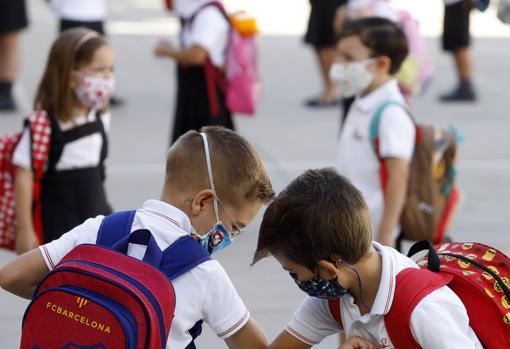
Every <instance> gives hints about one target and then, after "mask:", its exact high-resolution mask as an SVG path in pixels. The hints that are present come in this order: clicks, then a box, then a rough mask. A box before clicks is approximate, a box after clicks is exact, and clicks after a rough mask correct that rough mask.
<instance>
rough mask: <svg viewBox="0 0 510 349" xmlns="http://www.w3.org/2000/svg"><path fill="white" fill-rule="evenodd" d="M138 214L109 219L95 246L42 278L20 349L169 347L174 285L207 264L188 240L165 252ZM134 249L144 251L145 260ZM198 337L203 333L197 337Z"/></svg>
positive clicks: (81, 250) (199, 249) (194, 243)
mask: <svg viewBox="0 0 510 349" xmlns="http://www.w3.org/2000/svg"><path fill="white" fill-rule="evenodd" d="M134 215H135V211H128V212H118V213H114V214H112V215H110V216H108V217H106V218H105V219H104V220H103V222H102V224H101V227H100V229H99V232H98V237H97V241H96V245H91V244H84V245H79V246H77V247H76V248H74V249H73V250H72V251H71V252H69V253H68V254H67V255H66V256H65V257H64V258H63V259H62V260H61V261H60V262H59V263H58V264H57V265H56V266H55V268H54V269H53V270H52V271H51V272H50V273H49V274H48V275H47V276H46V277H45V278H44V279H43V281H42V282H41V283H40V284H39V286H38V288H37V290H36V292H35V293H34V296H33V299H32V302H31V303H30V304H29V306H28V308H27V310H26V312H25V315H24V318H23V334H22V340H21V348H22V349H34V348H38V349H53V348H103V349H105V348H110V349H113V348H126V349H145V348H151V349H152V348H154V349H156V348H165V347H166V343H167V339H168V334H169V331H170V326H171V323H172V319H173V316H174V310H175V302H176V300H175V293H174V289H173V286H172V283H171V281H173V280H175V279H176V278H178V277H179V276H181V275H182V274H184V273H186V272H187V271H189V270H191V269H192V268H194V267H195V266H197V265H199V264H201V263H203V262H205V261H207V260H209V259H210V256H209V254H208V253H207V252H206V251H205V250H204V249H203V248H202V247H201V246H200V244H199V243H198V242H197V241H195V240H194V239H193V238H191V237H190V236H185V237H182V238H180V239H178V240H177V241H176V242H174V243H173V244H172V245H170V246H169V247H168V248H167V249H165V250H164V251H161V250H160V249H159V247H158V245H157V244H156V241H155V239H154V237H153V236H152V234H151V232H150V231H149V230H147V229H141V230H136V231H134V232H132V233H131V226H132V222H133V218H134ZM129 243H136V244H141V245H146V246H147V250H146V253H145V255H144V257H143V261H139V260H138V259H135V258H133V257H130V256H127V255H126V253H127V249H128V245H129ZM198 333H199V331H198Z"/></svg>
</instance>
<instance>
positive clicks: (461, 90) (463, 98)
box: [440, 83, 476, 102]
mask: <svg viewBox="0 0 510 349" xmlns="http://www.w3.org/2000/svg"><path fill="white" fill-rule="evenodd" d="M440 100H441V102H475V101H476V94H475V91H474V90H473V88H472V87H471V84H470V83H461V84H460V85H459V86H458V87H457V88H456V89H455V90H453V91H452V92H450V93H447V94H444V95H442V96H440Z"/></svg>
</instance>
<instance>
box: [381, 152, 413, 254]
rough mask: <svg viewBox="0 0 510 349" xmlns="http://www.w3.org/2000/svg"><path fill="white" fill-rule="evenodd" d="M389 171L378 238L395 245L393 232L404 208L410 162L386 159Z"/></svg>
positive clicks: (385, 162) (384, 242)
mask: <svg viewBox="0 0 510 349" xmlns="http://www.w3.org/2000/svg"><path fill="white" fill-rule="evenodd" d="M384 166H385V167H386V170H387V173H388V180H387V182H386V191H385V193H384V211H383V216H382V219H381V224H380V225H379V229H378V232H377V236H376V240H377V241H378V242H380V243H381V244H383V245H386V246H391V247H394V246H395V238H394V236H393V232H394V230H395V227H396V226H397V225H398V222H399V220H400V214H401V213H402V210H403V209H404V203H405V199H406V193H407V181H408V178H409V164H408V163H407V161H405V160H402V159H397V158H386V159H384Z"/></svg>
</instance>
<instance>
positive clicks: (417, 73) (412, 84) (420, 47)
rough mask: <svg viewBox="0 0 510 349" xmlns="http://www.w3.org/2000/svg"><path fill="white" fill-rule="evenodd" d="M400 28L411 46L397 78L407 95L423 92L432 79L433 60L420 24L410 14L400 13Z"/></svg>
mask: <svg viewBox="0 0 510 349" xmlns="http://www.w3.org/2000/svg"><path fill="white" fill-rule="evenodd" d="M399 17H400V26H401V28H402V30H403V31H404V34H405V35H406V38H407V44H408V46H409V55H408V56H407V58H406V59H405V61H404V62H403V63H402V67H401V68H400V70H399V72H398V73H397V75H396V76H395V77H396V78H397V80H398V81H399V85H400V88H401V89H402V92H404V93H405V94H412V93H419V92H421V91H422V90H423V89H424V88H425V86H426V85H427V83H429V82H430V80H431V79H432V73H433V66H432V60H431V59H430V56H429V55H428V53H427V46H426V43H425V39H424V38H423V36H422V35H421V33H420V22H418V20H417V19H415V18H413V17H412V16H411V15H410V14H409V12H407V11H400V12H399Z"/></svg>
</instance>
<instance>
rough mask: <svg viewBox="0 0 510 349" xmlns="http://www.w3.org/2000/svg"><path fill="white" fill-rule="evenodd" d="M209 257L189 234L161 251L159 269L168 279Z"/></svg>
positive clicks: (176, 276)
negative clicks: (161, 256)
mask: <svg viewBox="0 0 510 349" xmlns="http://www.w3.org/2000/svg"><path fill="white" fill-rule="evenodd" d="M210 259H211V256H210V255H209V253H207V251H206V250H205V249H204V248H203V247H202V246H201V245H200V244H199V243H198V242H197V241H196V240H195V239H193V238H192V237H191V236H183V237H181V238H179V239H178V240H177V241H175V242H174V243H173V244H172V245H170V246H169V247H168V248H167V249H166V250H164V251H163V258H162V260H161V265H160V267H159V270H160V271H161V272H162V273H163V274H165V275H166V276H167V277H168V278H169V279H170V281H173V280H175V279H177V278H178V277H179V276H181V275H182V274H184V273H186V272H188V271H190V270H191V269H193V268H194V267H196V266H198V265H199V264H202V263H203V262H205V261H208V260H210Z"/></svg>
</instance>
